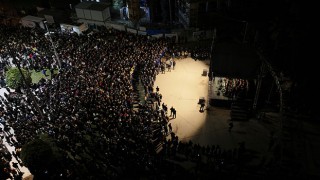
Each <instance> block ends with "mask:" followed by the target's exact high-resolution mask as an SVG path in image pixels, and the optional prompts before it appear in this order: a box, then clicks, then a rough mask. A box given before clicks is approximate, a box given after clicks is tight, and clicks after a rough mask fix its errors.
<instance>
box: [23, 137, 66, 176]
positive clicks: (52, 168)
mask: <svg viewBox="0 0 320 180" xmlns="http://www.w3.org/2000/svg"><path fill="white" fill-rule="evenodd" d="M64 157H65V156H64V153H62V151H60V149H59V148H58V147H57V146H56V145H55V143H54V141H53V139H51V138H50V137H49V136H48V135H41V136H40V138H38V139H34V140H32V141H30V142H29V143H27V144H25V145H24V146H23V147H22V150H21V154H20V158H21V160H22V162H23V163H24V164H25V165H26V167H28V168H29V170H30V172H31V173H32V174H33V175H34V178H35V179H61V178H63V176H64V175H65V174H66V173H65V166H64V164H63V163H64V162H66V161H65V158H64Z"/></svg>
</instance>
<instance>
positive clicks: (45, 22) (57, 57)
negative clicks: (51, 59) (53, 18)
mask: <svg viewBox="0 0 320 180" xmlns="http://www.w3.org/2000/svg"><path fill="white" fill-rule="evenodd" d="M43 24H44V26H45V27H46V30H47V32H48V36H49V40H50V42H51V46H52V48H53V52H54V55H55V57H56V59H57V61H58V66H59V69H61V62H60V59H59V56H58V53H57V51H56V47H55V46H54V43H53V41H52V38H51V33H50V31H49V29H48V26H47V21H43Z"/></svg>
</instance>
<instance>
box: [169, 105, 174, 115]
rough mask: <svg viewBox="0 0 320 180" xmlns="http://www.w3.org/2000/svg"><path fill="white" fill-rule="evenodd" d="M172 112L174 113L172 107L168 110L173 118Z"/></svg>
mask: <svg viewBox="0 0 320 180" xmlns="http://www.w3.org/2000/svg"><path fill="white" fill-rule="evenodd" d="M173 111H174V108H173V106H171V108H170V116H173Z"/></svg>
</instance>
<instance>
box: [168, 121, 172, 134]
mask: <svg viewBox="0 0 320 180" xmlns="http://www.w3.org/2000/svg"><path fill="white" fill-rule="evenodd" d="M168 127H169V132H170V133H171V132H172V126H171V123H169V124H168Z"/></svg>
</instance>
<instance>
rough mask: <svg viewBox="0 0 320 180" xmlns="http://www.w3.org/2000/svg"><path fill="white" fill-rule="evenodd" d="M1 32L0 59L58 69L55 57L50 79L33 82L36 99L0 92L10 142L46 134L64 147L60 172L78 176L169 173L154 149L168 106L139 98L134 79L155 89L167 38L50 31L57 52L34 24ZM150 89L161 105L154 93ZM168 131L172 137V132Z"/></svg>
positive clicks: (20, 142) (164, 125)
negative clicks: (63, 159)
mask: <svg viewBox="0 0 320 180" xmlns="http://www.w3.org/2000/svg"><path fill="white" fill-rule="evenodd" d="M0 33H1V34H2V35H4V36H1V41H0V56H1V58H0V59H1V61H2V62H1V63H2V64H3V66H6V65H7V66H10V65H11V64H13V65H20V66H21V67H24V68H25V69H32V70H33V69H34V70H38V71H40V70H42V69H45V68H49V69H51V70H52V69H57V68H58V65H59V63H58V61H60V62H61V68H59V72H58V73H56V74H54V75H53V76H52V78H46V79H42V80H40V82H39V83H37V84H33V85H32V86H31V91H32V93H33V95H34V96H35V97H36V98H35V99H36V102H34V101H33V99H32V98H31V96H30V95H27V94H24V93H17V92H13V91H11V90H10V89H8V91H9V93H8V94H5V96H6V98H1V104H2V105H1V107H2V108H1V112H0V114H1V119H4V120H5V121H6V122H5V123H3V125H4V126H5V128H6V127H7V128H8V127H12V128H13V129H14V136H11V137H9V138H8V142H9V143H11V144H12V145H14V146H15V147H16V148H21V147H22V146H23V145H24V144H26V143H28V142H30V141H32V140H34V139H35V138H37V137H39V136H40V135H42V134H47V135H48V136H49V137H50V138H52V139H53V140H54V143H55V144H56V145H57V146H58V147H59V148H61V149H63V151H64V152H65V153H66V154H67V155H66V156H67V159H68V161H67V163H65V164H64V171H63V172H61V177H59V178H66V177H68V178H72V179H76V178H78V179H81V177H79V175H83V174H85V175H86V176H87V179H89V178H95V179H96V178H106V177H108V178H119V177H122V178H124V177H126V178H131V179H134V178H138V177H140V176H145V177H152V176H153V174H161V175H162V176H164V178H168V176H166V175H165V174H166V172H167V171H166V168H164V169H165V170H164V169H163V168H161V167H164V166H165V162H164V161H163V158H164V156H167V155H166V154H165V153H160V154H161V155H159V154H158V155H157V148H158V147H159V144H163V143H165V142H166V135H167V134H168V133H167V132H168V131H170V130H168V126H167V123H168V117H167V112H166V111H167V110H164V109H163V108H161V109H160V108H153V107H152V106H149V105H148V104H147V103H146V104H143V103H141V102H140V101H139V95H140V93H139V92H137V89H136V88H134V86H133V81H134V78H138V80H137V79H136V80H137V81H138V82H139V83H142V85H143V87H145V92H146V94H151V93H152V94H153V93H154V90H153V85H154V81H155V78H156V75H157V73H159V71H160V68H161V63H162V62H161V61H160V58H161V56H162V55H163V53H165V52H166V51H168V48H170V47H172V44H171V42H172V41H171V40H170V39H161V38H160V39H152V38H149V37H148V36H137V35H133V34H127V33H125V32H121V31H116V30H113V29H105V30H104V31H100V32H94V33H89V34H87V35H80V36H79V35H77V34H70V33H55V34H52V39H53V41H54V42H55V43H56V44H57V45H56V49H57V52H58V58H57V57H55V56H54V54H53V52H52V47H51V46H50V45H51V44H50V41H49V39H48V38H47V37H46V36H44V35H43V34H44V32H43V31H42V30H40V29H26V28H12V27H0ZM168 52H170V54H172V52H171V51H168ZM4 69H5V68H4ZM135 71H139V72H140V73H139V76H138V77H134V76H133V74H134V73H135ZM52 72H54V71H52ZM2 76H3V74H2ZM23 92H24V91H23ZM155 94H156V96H157V99H158V100H157V101H159V102H158V104H159V105H160V101H161V98H159V93H155ZM36 104H37V106H38V107H39V108H36V106H35V105H36ZM134 107H138V108H134ZM171 133H172V132H171ZM172 138H173V139H176V138H177V137H176V136H175V135H174V133H173V134H172ZM179 147H180V149H181V148H182V147H183V145H182V144H180V145H179ZM195 148H196V149H197V148H199V147H198V146H197V147H195ZM164 149H167V148H164ZM182 149H183V148H182ZM208 152H209V151H208ZM159 156H161V157H159ZM83 166H85V168H82V167H83ZM47 173H48V172H47ZM169 174H170V173H169Z"/></svg>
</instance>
